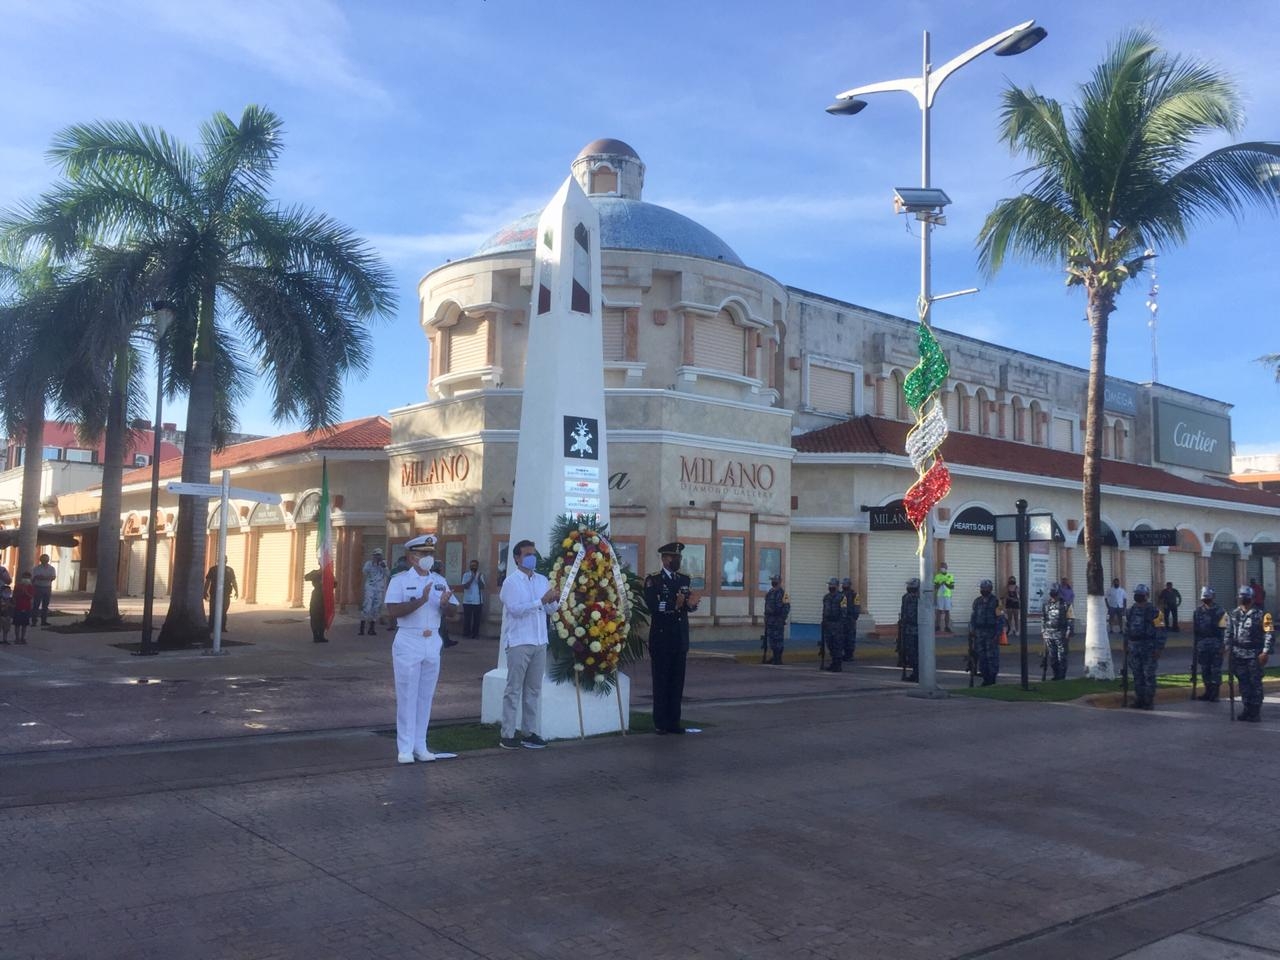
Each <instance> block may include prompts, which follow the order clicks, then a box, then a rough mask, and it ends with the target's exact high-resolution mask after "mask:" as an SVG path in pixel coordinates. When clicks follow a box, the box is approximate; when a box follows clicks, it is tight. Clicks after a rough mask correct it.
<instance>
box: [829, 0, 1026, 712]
mask: <svg viewBox="0 0 1280 960" xmlns="http://www.w3.org/2000/svg"><path fill="white" fill-rule="evenodd" d="M1045 35H1046V31H1045V29H1044V28H1043V27H1037V26H1036V22H1035V21H1034V20H1028V21H1026V22H1025V23H1020V24H1018V25H1017V26H1016V27H1010V28H1009V29H1008V30H1005V31H1003V32H1002V33H998V34H996V35H995V36H994V37H988V38H987V39H986V40H983V41H982V42H981V43H979V44H977V45H975V46H973V47H970V48H969V49H968V50H966V51H965V52H964V53H962V54H960V55H959V56H958V57H954V58H953V59H951V60H948V61H947V62H946V63H944V64H943V65H942V66H941V67H938V68H937V69H933V68H932V66H931V65H930V63H929V31H927V30H926V31H925V32H924V55H923V62H922V68H921V73H920V76H918V77H906V78H904V79H901V80H882V81H880V82H878V83H869V84H866V85H865V86H861V87H854V88H853V89H851V90H846V91H845V92H844V93H840V94H837V95H836V102H835V103H834V104H832V105H831V106H829V107H827V112H828V113H831V114H835V115H837V116H852V115H853V114H855V113H860V112H861V111H862V109H863V108H864V107H865V106H866V105H867V104H866V101H865V100H860V99H858V98H859V97H861V96H864V95H866V94H872V93H886V92H888V91H891V90H899V91H902V92H904V93H909V94H911V95H912V96H913V97H915V100H916V103H917V104H919V106H920V187H921V191H922V194H923V195H924V196H925V197H926V198H927V196H928V193H933V194H937V196H938V198H939V199H937V200H933V201H930V202H928V203H927V204H926V205H925V207H922V208H918V209H914V210H913V208H912V207H911V206H909V205H908V206H907V209H908V211H909V212H915V214H916V218H917V219H918V220H919V221H920V297H919V300H918V301H917V304H916V309H917V312H918V314H919V318H920V323H921V325H922V326H925V327H928V326H929V308H930V306H931V305H932V304H933V303H934V301H936V300H944V299H947V298H948V297H952V296H955V295H956V294H954V293H948V294H942V295H940V296H934V295H933V292H932V289H931V284H930V271H931V268H932V264H931V260H930V233H931V232H932V229H933V227H934V226H935V225H941V223H943V222H944V221H943V219H942V217H941V207H942V205H943V204H945V203H948V202H949V201H948V200H947V199H946V196H945V194H942V192H941V191H934V190H933V189H932V187H931V185H930V182H929V110H930V109H931V108H932V106H933V98H934V97H936V96H937V94H938V90H939V88H940V87H941V86H942V84H943V82H944V81H945V80H946V79H947V77H949V76H951V74H953V73H954V72H955V71H957V70H959V69H960V68H961V67H963V66H964V65H965V64H966V63H968V62H969V61H971V60H974V59H976V58H977V57H979V56H981V55H982V54H984V53H986V52H987V51H989V50H994V51H995V54H996V56H1002V57H1007V56H1013V55H1015V54H1019V53H1022V52H1024V51H1026V50H1030V49H1031V48H1032V47H1034V46H1035V45H1036V44H1037V43H1039V42H1040V41H1041V40H1043V39H1044V38H1045ZM929 208H936V209H932V210H930V209H929ZM965 292H972V291H965ZM933 519H934V511H933V510H932V509H930V510H929V513H928V515H927V516H926V517H925V518H924V523H923V526H922V528H921V529H922V531H923V549H922V550H921V551H920V607H919V613H918V630H919V638H920V639H919V677H920V689H921V690H922V691H924V692H925V693H926V694H930V695H932V694H933V693H934V691H936V690H937V689H938V679H937V657H936V652H935V643H934V590H933V566H934V564H933V557H934V540H933Z"/></svg>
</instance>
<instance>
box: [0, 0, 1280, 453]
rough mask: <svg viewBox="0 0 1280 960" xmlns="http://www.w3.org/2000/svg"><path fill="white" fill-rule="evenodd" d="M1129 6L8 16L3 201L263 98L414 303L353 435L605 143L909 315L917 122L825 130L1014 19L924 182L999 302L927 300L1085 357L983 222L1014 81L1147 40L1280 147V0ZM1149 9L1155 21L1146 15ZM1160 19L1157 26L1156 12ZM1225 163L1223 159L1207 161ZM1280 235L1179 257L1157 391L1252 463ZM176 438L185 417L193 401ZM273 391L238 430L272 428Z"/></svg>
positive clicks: (873, 122) (1059, 297)
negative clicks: (1227, 416)
mask: <svg viewBox="0 0 1280 960" xmlns="http://www.w3.org/2000/svg"><path fill="white" fill-rule="evenodd" d="M1128 9H1130V8H1126V7H1125V6H1123V5H1117V4H1115V3H1111V2H1100V0H1080V2H1077V3H1075V4H1072V5H1062V4H1041V5H1037V4H1020V3H1006V2H998V0H992V2H984V3H955V2H954V0H916V2H906V0H904V2H896V3H883V2H877V3H866V2H860V0H843V2H840V3H829V2H816V0H815V2H805V0H802V2H799V3H790V4H783V3H777V2H766V0H734V2H728V0H725V2H721V0H708V2H705V3H688V2H678V3H677V2H670V0H650V2H648V3H646V4H643V5H640V6H629V5H617V4H581V3H578V4H570V3H563V2H553V0H543V2H532V0H431V2H411V0H400V2H390V0H386V2H383V0H366V2H360V3H356V2H350V3H337V2H332V0H267V2H261V0H259V2H254V0H230V2H199V0H193V2H191V3H174V2H172V0H114V2H107V0H30V2H27V0H0V23H2V24H3V25H4V29H3V33H0V88H2V89H4V90H5V91H6V95H5V97H4V98H3V100H2V101H0V111H2V116H3V129H4V131H5V136H4V138H3V141H2V142H0V207H5V206H9V205H10V204H12V203H15V202H17V201H19V200H21V199H25V198H29V197H32V196H34V195H35V194H37V193H38V192H39V191H41V190H42V189H43V188H44V187H45V186H47V185H48V184H49V182H50V181H51V178H52V176H53V173H52V170H51V169H50V167H49V166H48V165H47V163H46V161H45V160H44V151H45V149H46V148H47V146H48V144H49V142H50V140H51V138H52V136H53V135H54V133H55V132H57V131H58V130H60V129H61V128H63V127H65V126H66V125H68V124H70V123H74V122H79V121H86V120H94V119H122V120H130V121H138V122H146V123H151V124H154V125H158V126H161V127H164V128H165V129H166V130H168V131H169V132H170V133H172V134H174V135H176V136H178V137H181V138H184V139H189V140H191V139H194V138H195V136H196V133H197V129H198V126H199V124H200V122H201V121H203V120H204V119H206V118H207V117H208V116H209V115H210V114H211V113H213V112H214V111H215V110H224V111H226V112H227V113H229V114H231V115H232V116H237V115H238V114H239V112H240V111H241V110H242V109H243V107H244V106H245V104H247V103H260V104H265V105H267V106H270V107H271V108H272V109H274V110H275V111H276V112H278V113H279V114H280V115H281V116H282V117H283V119H284V121H285V125H286V131H287V149H286V153H285V156H284V160H283V162H282V164H281V166H280V169H279V173H278V177H277V179H276V184H275V189H274V194H275V196H276V197H277V198H278V199H280V200H282V201H285V202H290V203H303V204H308V205H311V206H313V207H315V208H317V209H320V210H323V211H325V212H326V213H329V214H331V215H332V216H335V217H337V218H338V219H340V220H342V221H344V222H346V223H348V224H349V225H351V226H352V227H353V228H355V229H356V230H358V231H360V232H361V233H362V234H363V235H364V236H366V237H367V238H368V239H369V240H370V242H371V243H373V245H374V246H375V247H376V248H377V249H378V250H380V251H381V252H382V254H383V255H384V256H385V257H386V259H387V261H388V263H389V264H390V265H391V267H392V269H393V270H394V271H395V276H396V282H397V287H398V292H399V296H400V307H399V311H398V314H397V316H396V317H395V319H394V320H393V321H392V322H390V323H388V324H386V325H385V326H383V327H381V328H379V329H378V330H377V332H376V335H375V339H376V342H377V348H376V352H375V354H374V356H373V357H372V359H371V370H370V372H369V375H368V376H367V377H365V378H364V379H363V380H359V381H352V382H350V383H348V384H347V385H346V399H345V410H346V413H347V415H348V416H361V415H366V414H372V413H378V412H384V411H386V410H388V409H390V408H391V407H395V406H400V405H403V404H406V403H413V402H417V401H419V400H422V399H423V398H424V396H425V381H426V370H427V348H426V341H425V338H424V337H423V336H422V333H421V331H420V329H419V327H418V325H417V320H416V313H417V293H416V289H417V282H418V280H419V279H420V278H421V276H422V275H423V274H424V273H426V272H427V271H429V270H430V269H432V268H434V267H436V266H438V265H439V264H441V263H443V262H444V260H445V259H446V258H453V259H456V258H458V257H462V256H466V255H467V254H469V253H470V252H472V251H473V250H474V249H475V247H476V246H477V245H478V244H479V243H480V241H481V240H483V239H484V238H485V237H486V236H488V235H489V234H490V233H492V232H493V231H495V230H496V229H497V228H499V227H500V226H502V225H503V224H505V223H506V222H508V221H510V220H512V219H514V218H516V217H518V216H520V215H521V214H524V213H527V212H529V211H531V210H534V209H537V208H539V207H541V206H542V205H543V204H544V203H545V202H546V200H547V199H549V198H550V196H551V194H552V193H554V192H555V190H556V188H557V187H558V186H559V184H560V182H561V181H562V180H563V179H564V177H565V176H566V175H567V173H568V167H569V163H570V162H571V161H572V159H573V157H574V156H575V155H576V154H577V153H578V151H579V149H581V147H582V146H583V145H584V144H586V143H588V142H589V141H591V140H593V139H595V138H597V137H616V138H619V139H621V140H625V141H626V142H628V143H630V144H631V145H632V146H633V147H635V148H636V150H637V152H639V154H640V156H641V157H642V159H643V160H644V161H645V164H646V166H647V168H648V169H647V175H646V186H645V199H646V200H649V201H651V202H654V203H659V204H662V205H664V206H668V207H671V208H673V209H675V210H677V211H679V212H681V213H684V214H685V215H687V216H690V217H693V218H694V219H696V220H699V221H701V222H702V223H704V224H706V225H707V226H708V227H710V228H711V229H712V230H714V231H715V232H716V233H718V234H719V235H720V236H722V237H723V238H724V239H725V240H726V241H727V242H728V243H729V244H730V245H731V246H732V247H733V248H734V249H735V250H736V251H737V252H738V254H739V255H740V256H741V257H742V258H743V260H744V261H745V262H746V263H747V264H748V265H750V266H752V267H755V268H756V269H759V270H761V271H763V272H765V273H767V274H770V275H771V276H773V277H775V278H777V279H778V280H780V281H781V282H783V283H787V284H792V285H795V286H799V287H803V288H806V289H810V290H814V291H817V292H820V293H822V294H825V295H827V296H833V297H839V298H842V299H846V300H849V301H852V302H854V303H859V304H863V305H865V306H869V307H873V308H875V309H878V310H883V311H886V312H890V313H895V314H898V315H901V316H911V315H913V311H914V301H915V292H916V289H917V285H918V282H919V281H918V270H919V266H918V263H919V246H918V240H917V239H916V237H915V236H914V235H913V234H912V233H910V232H908V230H907V226H908V225H907V223H906V221H905V220H904V218H901V217H896V216H894V214H893V211H892V206H891V197H892V188H893V187H895V186H900V185H914V184H916V183H918V182H919V173H920V170H919V164H920V158H919V138H920V133H919V111H918V110H917V108H916V107H915V104H914V101H912V100H911V99H910V98H909V97H907V96H906V95H905V94H880V95H877V96H876V97H874V98H873V99H872V100H871V104H870V106H869V107H868V109H867V110H865V111H864V112H863V113H862V114H860V115H859V116H857V117H853V118H833V117H830V116H828V115H827V114H826V113H824V112H823V107H825V106H826V105H827V104H828V103H829V102H831V100H832V98H833V96H834V94H835V93H837V92H838V91H841V90H844V89H847V88H849V87H852V86H857V85H860V84H864V83H869V82H872V81H876V80H888V79H892V78H896V77H904V76H910V75H913V74H918V73H919V70H920V48H921V32H922V31H923V30H925V29H928V30H930V31H931V34H932V45H933V62H934V63H935V65H936V64H941V63H943V62H945V61H946V60H948V59H950V58H951V57H952V56H954V55H956V54H957V53H959V52H961V51H962V50H964V49H966V48H968V47H969V46H971V45H973V44H975V43H977V42H978V41H980V40H982V39H984V38H986V37H988V36H991V35H993V34H995V33H997V32H999V31H1001V30H1003V29H1004V28H1006V27H1009V26H1012V25H1013V24H1015V23H1018V22H1020V21H1021V20H1025V19H1030V18H1033V17H1034V18H1037V19H1038V20H1039V22H1040V23H1041V24H1042V25H1043V26H1045V27H1046V28H1047V29H1048V31H1049V36H1048V39H1046V40H1045V41H1044V42H1043V43H1042V44H1040V46H1038V47H1037V48H1035V49H1034V50H1032V51H1030V52H1028V53H1026V54H1024V55H1023V56H1020V57H1014V58H1008V59H998V58H995V57H992V56H990V55H988V56H985V57H982V58H980V59H979V60H976V61H974V62H972V63H971V64H969V65H968V66H966V67H964V68H963V69H962V70H961V71H959V72H958V73H956V74H955V75H953V76H952V78H951V79H950V80H949V81H948V82H947V85H946V87H944V88H943V90H942V92H941V93H940V94H939V95H938V98H937V100H936V101H935V106H934V111H933V181H934V184H935V185H937V186H940V187H942V188H943V189H945V190H946V191H947V192H948V194H950V196H951V198H952V200H953V205H952V206H951V207H950V208H949V211H948V215H949V223H948V225H947V226H946V227H944V228H942V229H940V230H939V231H937V232H936V233H935V242H934V272H933V278H934V289H935V291H939V292H940V291H947V290H954V289H959V288H963V287H969V286H982V287H983V290H982V292H981V294H979V295H978V296H974V297H965V298H960V299H957V300H952V301H948V302H946V303H942V304H939V305H937V306H936V307H935V308H934V322H935V323H936V324H937V325H938V326H940V327H942V328H944V329H950V330H954V331H956V332H960V333H964V334H967V335H970V336H975V337H981V338H984V339H987V340H990V341H992V342H996V343H999V344H1001V345H1003V346H1008V347H1013V348H1016V349H1021V350H1025V351H1028V352H1031V353H1035V354H1040V355H1045V356H1051V357H1054V358H1056V359H1060V360H1063V361H1065V362H1068V363H1074V364H1078V365H1081V366H1084V365H1087V362H1088V328H1087V326H1086V325H1085V324H1084V323H1083V322H1082V317H1083V315H1084V300H1083V296H1082V294H1080V293H1079V292H1078V291H1076V292H1068V291H1066V290H1065V288H1064V287H1063V284H1062V277H1061V274H1060V273H1059V272H1058V271H1056V270H1049V269H1040V268H1036V269H1024V268H1019V267H1014V268H1006V270H1005V271H1004V272H1002V273H1001V274H1000V275H999V276H997V277H996V279H995V280H994V281H993V282H985V281H983V280H982V279H981V278H980V277H979V275H978V272H977V268H976V263H975V257H974V237H975V236H976V233H977V230H978V226H979V225H980V223H981V221H982V219H983V217H984V216H985V214H986V213H987V212H988V211H989V210H990V208H991V207H992V206H993V205H994V204H995V203H996V202H997V201H998V200H1000V199H1001V198H1002V197H1006V196H1010V195H1012V194H1013V193H1015V192H1017V191H1016V188H1015V185H1014V182H1013V180H1012V179H1011V176H1012V174H1014V173H1015V172H1016V171H1017V170H1018V169H1019V166H1020V164H1019V161H1018V160H1017V159H1016V158H1014V157H1012V156H1010V155H1009V153H1008V151H1007V150H1006V148H1004V147H1003V146H1001V145H1000V144H999V143H997V141H996V109H997V98H998V96H999V93H1000V91H1001V89H1002V88H1003V87H1004V86H1005V85H1006V84H1007V83H1008V82H1014V83H1017V84H1019V85H1034V86H1035V87H1036V88H1037V89H1038V90H1040V91H1041V92H1043V93H1046V94H1048V95H1051V96H1054V97H1058V98H1059V99H1063V100H1070V99H1073V97H1074V93H1075V87H1076V85H1077V84H1078V83H1079V82H1081V81H1082V80H1084V79H1085V78H1086V77H1087V75H1088V72H1089V71H1090V70H1091V69H1092V67H1093V66H1094V65H1095V64H1096V63H1097V62H1098V61H1099V60H1100V59H1101V58H1102V56H1103V54H1104V52H1105V50H1106V47H1107V45H1108V43H1109V42H1110V41H1112V40H1113V39H1114V38H1115V37H1116V36H1117V35H1118V34H1119V33H1120V32H1121V31H1122V30H1123V29H1125V28H1128V27H1134V26H1146V27H1148V28H1150V29H1152V30H1154V31H1155V32H1156V34H1157V35H1158V37H1159V38H1160V40H1161V41H1162V42H1163V43H1164V44H1165V45H1166V46H1167V47H1168V48H1169V49H1171V50H1174V51H1177V52H1180V53H1184V54H1188V55H1194V56H1197V57H1201V58H1205V59H1208V60H1211V61H1213V62H1215V63H1216V64H1218V65H1220V66H1222V67H1224V68H1226V69H1227V70H1228V71H1229V72H1230V73H1231V74H1232V75H1233V76H1234V77H1235V78H1236V79H1237V81H1238V82H1239V84H1240V86H1241V89H1242V91H1243V93H1244V97H1245V100H1246V108H1247V111H1248V123H1247V126H1246V127H1245V129H1244V130H1243V131H1241V133H1240V135H1239V137H1238V139H1280V106H1278V104H1277V100H1276V97H1275V95H1274V91H1276V90H1277V89H1280V66H1278V61H1277V58H1276V56H1275V51H1276V49H1277V41H1278V40H1280V18H1278V17H1277V13H1278V12H1280V8H1277V5H1276V0H1233V2H1232V3H1231V4H1229V5H1225V6H1224V7H1222V8H1220V9H1221V10H1222V13H1223V15H1222V16H1214V15H1213V14H1212V13H1209V11H1210V10H1211V9H1212V8H1207V7H1205V5H1204V4H1203V3H1202V2H1197V3H1193V2H1187V0H1172V2H1167V3H1163V4H1160V5H1156V6H1152V7H1148V8H1146V9H1145V10H1144V8H1142V7H1133V8H1131V9H1133V10H1134V15H1135V19H1133V20H1127V19H1126V15H1127V14H1126V11H1127V10H1128ZM1148 11H1149V12H1148ZM1143 15H1145V16H1146V18H1147V19H1138V17H1139V16H1143ZM1216 145H1217V144H1216V143H1211V144H1206V145H1205V146H1206V149H1207V148H1211V147H1213V146H1216ZM1277 237H1280V221H1277V220H1276V219H1273V218H1271V217H1270V216H1269V215H1267V214H1266V213H1263V212H1261V211H1258V212H1254V213H1250V214H1249V215H1247V216H1246V218H1245V219H1244V220H1243V222H1241V223H1239V224H1237V223H1235V222H1233V221H1231V220H1224V221H1213V222H1210V223H1207V224H1205V225H1203V226H1201V227H1200V228H1198V229H1197V230H1196V231H1195V232H1194V234H1193V236H1192V237H1191V240H1190V242H1189V243H1188V244H1187V245H1186V246H1184V247H1182V248H1180V249H1178V250H1172V251H1168V252H1164V251H1161V253H1162V256H1161V257H1160V259H1159V260H1158V261H1157V269H1158V271H1159V284H1160V298H1159V303H1160V313H1159V354H1158V356H1159V374H1160V380H1161V381H1162V382H1165V383H1168V384H1171V385H1173V386H1177V387H1181V388H1184V389H1187V390H1191V391H1195V392H1198V393H1204V394H1207V395H1209V396H1213V397H1216V398H1220V399H1223V400H1226V401H1228V402H1230V403H1233V404H1234V405H1235V410H1234V414H1233V421H1234V437H1235V440H1236V442H1237V446H1238V448H1239V449H1240V450H1241V451H1242V452H1250V451H1253V452H1259V451H1275V450H1280V417H1277V412H1278V410H1277V401H1278V400H1280V388H1278V387H1277V385H1276V383H1275V382H1274V379H1273V377H1272V375H1271V374H1270V372H1268V370H1266V369H1265V368H1264V367H1262V366H1261V365H1259V364H1257V363H1254V362H1252V360H1253V358H1254V357H1256V356H1258V355H1259V354H1262V353H1269V352H1280V324H1277V323H1276V319H1275V314H1276V309H1275V304H1276V303H1277V302H1278V301H1280V270H1277V269H1276V267H1275V255H1276V251H1277V246H1278V245H1277ZM1148 286H1149V283H1148V281H1147V280H1145V279H1144V280H1143V281H1140V283H1139V284H1138V285H1135V286H1132V287H1131V288H1129V289H1128V290H1126V291H1125V292H1124V293H1123V294H1122V296H1121V299H1120V308H1119V310H1118V311H1117V312H1116V314H1115V315H1114V316H1113V319H1112V326H1111V346H1110V351H1109V360H1108V367H1109V372H1110V373H1113V374H1115V375H1117V376H1122V377H1127V378H1130V379H1135V380H1148V379H1150V378H1151V370H1152V353H1151V338H1150V330H1149V329H1148V326H1147V320H1148V317H1149V313H1148V311H1147V309H1146V307H1145V300H1146V299H1147V296H1146V294H1147V288H1148ZM170 409H172V410H173V415H172V416H170V415H169V411H168V410H166V417H165V419H166V420H168V419H177V420H179V422H181V417H182V416H183V415H184V411H183V408H182V405H181V404H180V403H179V404H177V405H176V406H173V407H171V408H170ZM268 411H269V408H268V405H267V403H266V401H265V398H263V397H257V398H255V400H254V402H252V403H251V404H249V405H248V406H247V407H246V409H245V410H244V412H243V417H242V424H241V426H242V429H244V430H246V431H251V432H256V433H274V432H280V431H283V430H286V429H291V428H292V427H293V425H292V424H281V425H276V424H273V423H272V422H271V420H270V416H269V412H268Z"/></svg>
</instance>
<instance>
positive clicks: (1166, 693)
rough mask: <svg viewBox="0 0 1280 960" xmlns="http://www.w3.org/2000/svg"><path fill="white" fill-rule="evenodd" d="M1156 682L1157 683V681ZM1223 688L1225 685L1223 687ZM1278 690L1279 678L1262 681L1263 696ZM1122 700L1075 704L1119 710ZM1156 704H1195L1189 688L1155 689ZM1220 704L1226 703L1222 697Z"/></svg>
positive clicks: (1090, 698)
mask: <svg viewBox="0 0 1280 960" xmlns="http://www.w3.org/2000/svg"><path fill="white" fill-rule="evenodd" d="M1157 682H1158V681H1157ZM1223 686H1225V684H1224V685H1223ZM1278 690H1280V677H1275V678H1271V679H1268V680H1263V681H1262V692H1263V694H1264V695H1265V694H1266V693H1267V692H1268V691H1270V692H1275V691H1278ZM1129 698H1130V699H1132V698H1133V691H1132V690H1130V691H1129ZM1123 699H1124V694H1123V693H1089V694H1085V695H1084V696H1083V697H1081V698H1080V699H1079V700H1076V701H1075V702H1076V703H1083V704H1086V705H1087V706H1090V707H1099V708H1100V709H1103V710H1119V709H1121V707H1120V703H1121V701H1122V700H1123ZM1239 699H1240V693H1239V691H1236V700H1237V701H1238V700H1239ZM1155 702H1156V703H1196V702H1197V701H1195V700H1192V699H1191V688H1190V687H1165V688H1164V689H1163V690H1162V689H1160V687H1159V686H1157V687H1156V696H1155ZM1219 702H1220V703H1225V702H1227V700H1226V698H1225V697H1223V698H1222V699H1221V700H1219Z"/></svg>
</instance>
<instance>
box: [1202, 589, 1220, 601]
mask: <svg viewBox="0 0 1280 960" xmlns="http://www.w3.org/2000/svg"><path fill="white" fill-rule="evenodd" d="M1215 596H1217V594H1215V593H1214V592H1213V587H1201V588H1200V599H1201V600H1212V599H1213V598H1214V597H1215Z"/></svg>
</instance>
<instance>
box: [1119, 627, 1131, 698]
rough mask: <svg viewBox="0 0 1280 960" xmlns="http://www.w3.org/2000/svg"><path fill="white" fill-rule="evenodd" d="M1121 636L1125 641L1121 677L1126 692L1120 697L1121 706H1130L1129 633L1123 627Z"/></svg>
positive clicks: (1122, 687)
mask: <svg viewBox="0 0 1280 960" xmlns="http://www.w3.org/2000/svg"><path fill="white" fill-rule="evenodd" d="M1120 636H1121V638H1122V639H1123V640H1124V665H1123V666H1122V667H1121V668H1120V677H1121V680H1122V681H1123V683H1122V686H1121V689H1122V690H1123V691H1124V692H1123V694H1122V695H1121V697H1120V706H1121V707H1128V706H1129V631H1128V630H1125V629H1124V627H1123V625H1122V626H1121V629H1120Z"/></svg>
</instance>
